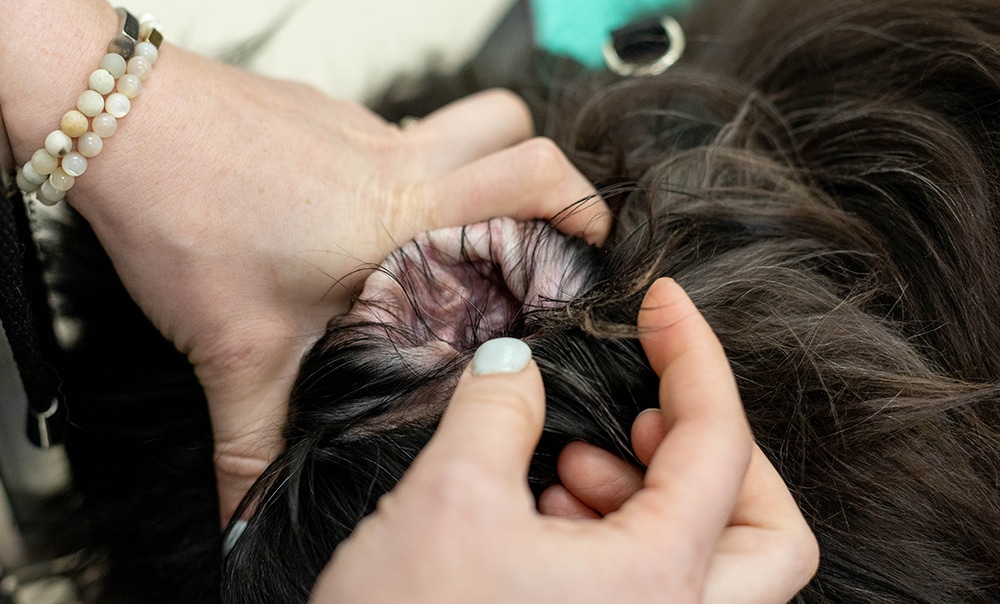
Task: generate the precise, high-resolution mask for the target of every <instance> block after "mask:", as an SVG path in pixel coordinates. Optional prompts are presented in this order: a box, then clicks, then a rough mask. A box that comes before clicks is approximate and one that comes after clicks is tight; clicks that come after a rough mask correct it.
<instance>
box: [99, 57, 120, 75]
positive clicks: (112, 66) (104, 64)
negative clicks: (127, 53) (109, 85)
mask: <svg viewBox="0 0 1000 604" xmlns="http://www.w3.org/2000/svg"><path fill="white" fill-rule="evenodd" d="M100 67H101V69H103V70H105V71H107V72H108V73H110V74H111V77H113V78H114V79H116V80H117V79H118V78H120V77H122V75H123V74H124V73H125V57H123V56H121V55H120V54H118V53H117V52H109V53H108V54H106V55H104V57H103V58H102V59H101V65H100Z"/></svg>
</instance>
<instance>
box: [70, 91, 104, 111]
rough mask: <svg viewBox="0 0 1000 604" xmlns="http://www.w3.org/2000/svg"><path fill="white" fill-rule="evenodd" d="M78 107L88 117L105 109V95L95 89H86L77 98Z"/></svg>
mask: <svg viewBox="0 0 1000 604" xmlns="http://www.w3.org/2000/svg"><path fill="white" fill-rule="evenodd" d="M76 108H77V109H79V110H80V113H82V114H84V115H86V116H87V117H94V116H95V115H97V114H99V113H100V112H102V111H104V97H103V96H101V95H100V94H98V93H96V92H94V91H93V90H84V91H83V92H82V93H81V94H80V96H79V97H77V99H76Z"/></svg>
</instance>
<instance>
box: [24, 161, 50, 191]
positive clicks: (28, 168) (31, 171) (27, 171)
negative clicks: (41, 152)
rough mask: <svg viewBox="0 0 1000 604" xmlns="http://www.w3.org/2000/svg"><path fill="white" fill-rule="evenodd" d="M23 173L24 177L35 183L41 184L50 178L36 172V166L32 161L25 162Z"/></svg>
mask: <svg viewBox="0 0 1000 604" xmlns="http://www.w3.org/2000/svg"><path fill="white" fill-rule="evenodd" d="M21 174H22V175H23V176H24V179H25V180H27V181H28V182H30V183H31V184H33V185H41V184H42V183H43V182H45V180H46V179H47V178H48V177H47V176H46V175H44V174H39V173H38V172H35V168H34V167H33V166H32V165H31V162H30V161H29V162H25V164H24V166H23V167H22V168H21Z"/></svg>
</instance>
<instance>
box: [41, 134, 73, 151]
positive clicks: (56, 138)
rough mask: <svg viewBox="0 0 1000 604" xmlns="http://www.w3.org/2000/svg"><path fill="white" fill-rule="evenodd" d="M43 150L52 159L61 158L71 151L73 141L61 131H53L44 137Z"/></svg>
mask: <svg viewBox="0 0 1000 604" xmlns="http://www.w3.org/2000/svg"><path fill="white" fill-rule="evenodd" d="M45 150H46V151H48V152H49V155H51V156H53V157H63V156H65V155H66V154H67V153H69V152H70V151H72V150H73V139H71V138H70V137H69V135H68V134H66V133H65V132H63V131H62V130H53V131H52V132H49V135H48V136H46V137H45Z"/></svg>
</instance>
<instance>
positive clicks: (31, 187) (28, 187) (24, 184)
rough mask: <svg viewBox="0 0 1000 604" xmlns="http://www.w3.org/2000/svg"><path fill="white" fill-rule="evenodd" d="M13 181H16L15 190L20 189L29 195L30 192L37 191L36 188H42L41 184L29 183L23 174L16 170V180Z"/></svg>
mask: <svg viewBox="0 0 1000 604" xmlns="http://www.w3.org/2000/svg"><path fill="white" fill-rule="evenodd" d="M15 180H16V181H17V188H18V189H21V190H22V191H24V192H25V193H31V192H32V191H37V190H38V187H40V186H42V185H41V184H38V183H33V182H31V181H29V180H28V179H27V178H25V177H24V172H23V171H20V170H18V172H17V178H15Z"/></svg>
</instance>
